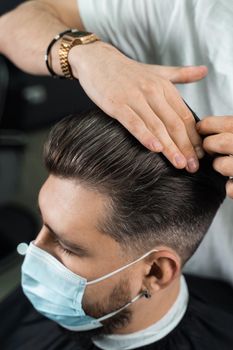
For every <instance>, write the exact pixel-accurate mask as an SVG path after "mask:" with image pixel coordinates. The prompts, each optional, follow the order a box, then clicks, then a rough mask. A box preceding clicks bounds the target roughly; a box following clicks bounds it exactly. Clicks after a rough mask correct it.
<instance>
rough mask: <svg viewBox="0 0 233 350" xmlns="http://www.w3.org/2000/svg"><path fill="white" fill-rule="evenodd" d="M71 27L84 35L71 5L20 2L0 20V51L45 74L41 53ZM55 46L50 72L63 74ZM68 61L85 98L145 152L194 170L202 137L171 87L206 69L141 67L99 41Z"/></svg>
mask: <svg viewBox="0 0 233 350" xmlns="http://www.w3.org/2000/svg"><path fill="white" fill-rule="evenodd" d="M100 20H101V19H100ZM16 23H17V26H16V25H15V24H16ZM71 27H76V28H79V29H80V30H85V27H84V25H83V23H82V19H81V17H80V14H79V10H78V7H77V1H76V0H70V1H66V0H57V1H53V0H37V1H29V2H25V3H24V4H22V5H20V6H19V7H18V8H16V9H15V10H13V11H11V12H10V13H8V14H6V15H5V16H2V17H1V18H0V52H1V53H3V54H4V55H6V56H7V57H8V58H9V59H10V60H12V61H13V62H14V63H15V64H16V65H17V66H18V67H19V68H21V69H23V70H25V71H27V72H29V73H32V74H46V75H48V71H47V68H46V66H45V62H44V53H45V51H46V48H47V46H48V44H49V43H50V41H51V39H52V38H53V37H54V36H55V35H56V34H57V33H59V32H62V31H64V30H65V29H67V28H71ZM38 33H40V35H38ZM59 45H60V42H58V43H57V44H56V45H55V46H54V48H53V50H52V53H51V61H52V66H53V69H54V70H55V72H56V73H57V74H62V72H61V68H60V64H59V56H58V48H59ZM16 52H17V54H15V53H16ZM68 60H69V63H70V66H71V68H72V71H73V74H74V76H75V77H76V78H77V79H79V81H80V83H81V85H82V87H83V89H84V90H85V91H86V93H87V95H88V96H89V97H90V98H91V99H92V100H93V101H94V102H95V103H96V104H97V105H98V106H99V107H100V108H101V109H103V110H104V111H105V112H106V113H107V114H108V115H110V116H111V117H113V118H116V119H117V120H118V121H119V122H120V123H121V124H122V125H124V126H125V127H126V128H127V129H128V130H129V131H130V132H131V133H132V134H133V135H134V136H135V137H136V138H137V139H138V140H139V141H140V142H141V143H142V144H143V145H144V146H145V147H147V148H149V149H150V150H152V151H154V152H163V153H164V155H165V156H166V157H167V158H168V159H169V160H170V161H171V162H172V164H173V165H174V166H175V167H177V168H180V169H182V168H185V167H186V169H187V170H188V171H190V172H195V171H196V170H197V169H198V166H199V163H198V157H199V158H201V157H202V156H203V150H202V143H201V138H200V136H199V135H198V133H197V131H196V129H195V122H194V119H193V116H192V114H191V112H190V111H189V109H188V108H187V107H186V105H185V104H184V102H183V100H182V98H181V96H180V95H179V92H178V90H177V89H176V88H175V86H174V85H173V83H190V82H194V81H198V80H200V79H202V78H204V77H205V76H206V75H207V68H206V67H205V66H199V67H165V66H157V65H148V64H142V63H139V62H136V61H134V60H132V59H129V58H128V57H126V56H125V55H124V54H122V53H121V52H120V51H119V50H117V49H116V48H114V47H113V46H112V45H109V44H107V43H104V42H101V41H99V42H96V43H93V44H90V45H82V46H79V47H74V48H73V49H71V50H70V54H69V56H68ZM103 66H104V69H103ZM119 72H121V74H119ZM100 81H101V84H100V83H99V82H100ZM119 87H120V88H119Z"/></svg>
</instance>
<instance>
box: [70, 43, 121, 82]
mask: <svg viewBox="0 0 233 350" xmlns="http://www.w3.org/2000/svg"><path fill="white" fill-rule="evenodd" d="M110 50H111V51H116V52H118V53H119V54H121V53H120V51H118V50H117V49H116V48H115V47H114V46H112V45H110V44H108V43H105V42H103V41H95V42H93V43H90V44H87V45H78V46H74V47H73V48H72V49H71V50H70V51H69V55H68V62H69V64H70V66H71V69H72V72H73V75H74V76H75V78H76V79H79V72H80V71H85V69H88V68H89V67H90V65H92V64H93V58H94V57H96V56H98V57H99V53H101V56H102V57H103V59H104V57H105V53H106V51H110Z"/></svg>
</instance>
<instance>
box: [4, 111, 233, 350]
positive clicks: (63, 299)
mask: <svg viewBox="0 0 233 350" xmlns="http://www.w3.org/2000/svg"><path fill="white" fill-rule="evenodd" d="M44 158H45V164H46V167H47V169H48V172H49V176H48V179H47V180H46V182H45V183H44V185H43V186H42V189H41V191H40V194H39V208H40V212H41V217H42V228H41V231H40V232H39V234H38V236H37V238H36V240H35V241H34V242H32V243H31V245H30V247H29V249H28V252H27V255H26V258H25V261H24V264H23V267H22V287H23V290H24V293H25V294H26V296H27V297H28V298H29V300H30V301H31V303H32V304H33V306H34V307H35V308H36V309H37V310H38V311H39V312H40V313H42V314H43V315H45V316H46V317H48V318H49V319H51V320H53V321H55V322H56V323H58V324H59V325H60V326H61V327H62V328H64V329H67V330H68V331H66V333H68V334H70V333H71V335H73V338H74V339H76V340H70V341H68V338H67V334H65V335H64V334H63V331H62V330H61V328H57V326H55V324H54V323H53V322H51V321H48V320H46V319H45V318H43V317H42V316H39V314H37V313H36V312H35V311H33V310H32V309H31V307H30V306H29V304H28V303H27V302H25V301H24V299H23V298H22V296H21V295H20V294H17V295H15V296H13V297H10V298H9V299H8V301H6V305H5V311H4V310H3V309H2V310H1V309H0V311H1V315H2V320H4V321H3V322H2V323H3V324H2V325H1V327H0V328H1V332H2V334H3V339H4V338H5V339H4V340H2V341H1V344H2V349H4V350H8V349H13V348H15V349H17V350H18V349H19V350H20V349H21V348H22V349H24V350H27V349H35V350H36V349H38V350H42V349H64V350H65V349H74V348H75V349H109V350H113V349H135V348H138V349H148V350H149V349H186V350H188V349H198V350H202V349H203V350H204V349H205V350H207V349H211V350H214V349H223V350H228V349H229V350H230V349H231V348H232V345H233V335H232V331H231V325H232V321H233V305H232V303H230V300H232V289H231V288H230V287H229V286H227V285H226V284H224V283H222V282H216V281H211V280H210V281H208V280H203V279H201V278H199V279H198V278H190V277H187V283H188V288H189V290H190V296H189V291H188V289H187V285H186V280H185V278H184V277H183V276H182V275H181V269H182V266H183V265H184V263H185V262H186V261H187V259H189V258H190V256H191V255H192V254H193V253H194V251H195V250H196V248H197V246H198V245H199V244H200V242H201V240H202V239H203V237H204V235H205V232H206V231H207V229H208V227H209V225H210V223H211V221H212V220H213V217H214V215H215V213H216V211H217V209H218V207H219V206H220V204H221V202H222V201H223V199H224V197H225V182H226V179H225V178H224V177H223V176H222V175H219V174H218V173H217V172H215V171H214V170H213V168H212V165H211V158H210V157H209V156H206V157H205V158H204V159H202V160H201V162H200V169H199V171H198V172H196V173H195V174H190V173H188V172H186V171H180V170H177V169H175V168H174V167H173V166H172V165H171V164H170V163H169V162H168V161H167V160H166V159H165V158H164V157H163V156H162V155H159V154H156V153H153V152H151V151H149V150H146V149H145V148H144V147H143V146H142V145H141V144H140V143H139V142H138V141H137V140H136V139H135V138H134V137H133V136H132V135H130V134H129V133H128V132H127V131H126V130H125V129H124V128H123V127H122V126H121V125H120V124H118V123H117V122H116V121H114V120H113V119H110V118H109V117H108V116H107V115H105V114H104V113H103V112H102V111H101V110H94V111H91V112H88V113H84V114H83V115H79V116H76V117H75V116H71V117H68V118H66V119H64V120H63V121H61V122H60V123H58V124H57V125H56V126H55V127H54V128H53V130H52V131H51V134H50V136H49V139H48V141H47V143H46V146H45V155H44ZM219 240H220V241H221V237H220V238H219ZM219 246H221V245H219ZM220 249H221V248H220ZM16 300H17V303H16V304H17V305H18V306H17V308H18V310H19V308H20V307H21V308H22V311H21V317H19V316H18V315H19V314H20V312H19V311H17V312H16V311H15V314H16V317H15V319H14V317H13V316H12V314H11V317H8V316H7V312H6V311H7V308H8V305H9V304H10V303H11V307H12V303H13V305H14V303H15V302H16ZM16 310H17V309H16ZM16 318H17V320H16ZM7 319H9V321H8V320H7ZM14 323H15V325H14ZM9 329H11V331H9ZM83 331H85V332H83ZM88 331H89V332H88ZM7 334H9V338H8V337H7V336H6V335H7ZM14 346H15V347H14Z"/></svg>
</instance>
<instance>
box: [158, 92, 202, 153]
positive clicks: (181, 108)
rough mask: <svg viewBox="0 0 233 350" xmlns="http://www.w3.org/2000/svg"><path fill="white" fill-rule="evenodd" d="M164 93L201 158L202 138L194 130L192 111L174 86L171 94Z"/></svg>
mask: <svg viewBox="0 0 233 350" xmlns="http://www.w3.org/2000/svg"><path fill="white" fill-rule="evenodd" d="M165 95H166V99H167V101H168V102H169V104H170V106H171V107H172V108H173V110H174V111H176V113H177V115H178V116H179V118H180V119H181V120H182V121H183V123H184V126H185V129H186V132H187V135H188V138H189V140H190V143H191V145H192V146H193V147H192V149H193V148H194V150H195V153H196V154H197V156H198V158H199V159H201V158H203V157H204V151H203V148H202V139H201V137H200V135H199V134H198V132H197V130H196V121H195V119H194V117H193V114H192V112H191V111H190V110H189V108H188V107H187V106H186V104H185V103H184V101H183V100H182V98H181V97H180V95H179V94H178V92H177V90H176V89H175V87H174V91H173V93H172V94H169V95H168V96H167V94H165ZM189 151H190V153H191V148H190V149H189ZM196 154H195V155H196Z"/></svg>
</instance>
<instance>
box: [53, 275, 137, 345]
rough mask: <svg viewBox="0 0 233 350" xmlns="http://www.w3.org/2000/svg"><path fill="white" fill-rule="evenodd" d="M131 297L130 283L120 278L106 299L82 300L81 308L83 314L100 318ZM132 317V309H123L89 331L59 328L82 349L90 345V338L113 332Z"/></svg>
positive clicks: (127, 322) (119, 306)
mask: <svg viewBox="0 0 233 350" xmlns="http://www.w3.org/2000/svg"><path fill="white" fill-rule="evenodd" d="M131 299H132V297H131V293H130V285H129V281H128V280H121V281H120V282H119V284H118V286H115V287H114V288H113V290H112V292H111V294H110V295H109V297H108V299H106V298H105V299H104V300H102V301H101V302H97V303H90V302H88V301H87V300H86V301H85V300H84V301H83V309H84V311H85V314H86V315H88V316H91V317H93V318H96V319H97V318H100V317H102V316H105V315H107V314H109V313H111V312H114V311H116V310H118V309H120V308H121V307H123V306H124V305H126V304H127V303H128V302H130V301H131ZM131 319H132V311H130V310H128V309H124V310H122V311H120V312H119V313H118V314H116V315H114V316H112V317H111V318H109V319H107V320H104V321H102V322H101V323H102V324H103V327H100V328H97V329H93V330H90V331H82V332H79V331H78V332H77V331H76V332H75V331H70V330H68V329H65V328H63V327H61V326H59V328H60V329H61V330H62V333H64V334H65V335H66V336H67V337H68V338H69V339H70V340H73V341H75V342H76V343H78V344H79V345H81V346H83V347H84V349H88V344H89V346H91V344H92V341H91V339H92V338H93V337H96V336H100V335H107V334H113V333H115V332H116V331H117V330H119V329H122V328H123V327H126V326H127V325H128V324H129V323H130V321H131Z"/></svg>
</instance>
